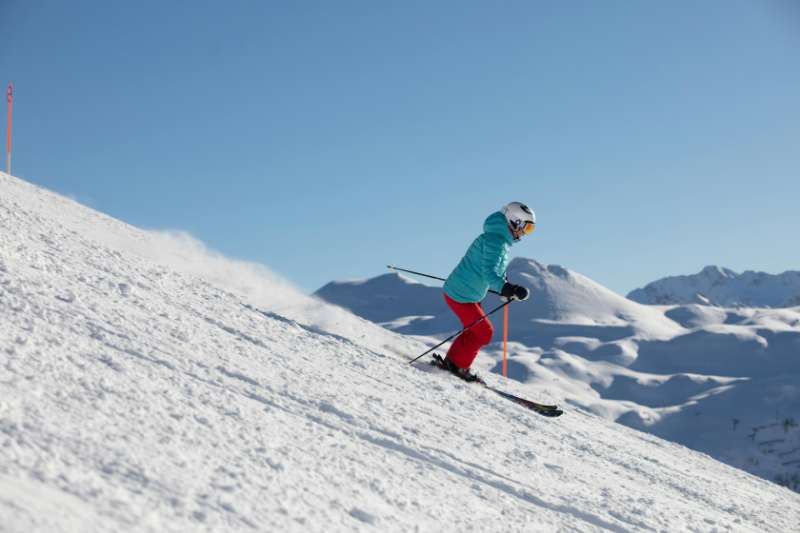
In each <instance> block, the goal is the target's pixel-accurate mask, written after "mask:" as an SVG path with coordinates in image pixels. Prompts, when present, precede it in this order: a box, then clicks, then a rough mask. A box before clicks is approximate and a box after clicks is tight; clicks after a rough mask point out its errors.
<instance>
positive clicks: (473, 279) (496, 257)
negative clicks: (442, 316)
mask: <svg viewBox="0 0 800 533" xmlns="http://www.w3.org/2000/svg"><path fill="white" fill-rule="evenodd" d="M535 227H536V215H535V214H534V213H533V211H531V210H530V209H529V208H528V206H526V205H525V204H523V203H520V202H511V203H510V204H508V205H506V206H505V207H504V208H503V209H502V210H501V211H496V212H494V213H492V214H491V215H489V217H488V218H487V219H486V221H485V222H484V223H483V233H482V234H481V235H479V236H478V237H477V238H476V239H475V240H474V241H473V242H472V245H471V246H470V247H469V249H468V250H467V253H466V254H465V255H464V257H463V258H462V259H461V261H460V262H459V263H458V265H457V266H456V268H455V269H454V270H453V272H452V273H451V274H450V276H448V278H447V281H446V282H445V284H444V299H445V302H447V305H448V306H449V307H450V309H452V311H453V312H454V313H455V314H456V316H458V318H459V320H461V323H462V324H464V327H466V326H468V325H469V324H472V323H473V322H475V321H476V320H478V319H480V318H481V317H482V316H483V309H482V308H481V304H480V302H481V300H483V299H484V298H485V297H486V293H487V292H488V291H489V289H491V290H493V291H497V292H499V293H500V295H501V296H503V297H504V298H509V299H511V298H513V299H517V300H527V299H528V289H526V288H525V287H523V286H522V285H514V284H513V283H509V282H508V280H507V279H506V267H507V266H508V251H509V249H510V248H511V245H512V244H513V243H514V242H517V241H519V240H520V239H521V238H522V237H523V236H524V235H529V234H530V233H531V232H533V230H534V228H535ZM492 333H493V328H492V323H491V322H489V320H488V319H485V320H481V321H480V322H478V323H477V324H475V325H474V326H472V327H471V328H470V329H468V330H466V331H465V332H464V333H462V334H461V335H459V336H458V338H457V339H456V340H455V341H454V342H453V344H452V345H451V346H450V349H449V350H448V352H447V356H446V357H445V358H444V360H443V363H442V366H443V367H444V368H445V369H447V370H449V371H450V372H452V373H453V374H455V375H457V376H458V377H460V378H461V379H463V380H465V381H479V380H480V378H479V377H478V375H477V374H475V373H473V372H470V369H469V367H470V366H471V365H472V362H473V361H474V360H475V357H477V355H478V351H479V350H480V349H481V347H483V346H485V345H487V344H489V341H491V340H492ZM435 357H438V356H435Z"/></svg>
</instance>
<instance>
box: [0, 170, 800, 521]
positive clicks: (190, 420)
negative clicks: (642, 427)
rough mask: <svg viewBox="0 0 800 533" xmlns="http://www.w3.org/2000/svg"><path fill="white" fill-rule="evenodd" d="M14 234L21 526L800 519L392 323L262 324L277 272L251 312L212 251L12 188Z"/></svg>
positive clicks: (13, 447)
mask: <svg viewBox="0 0 800 533" xmlns="http://www.w3.org/2000/svg"><path fill="white" fill-rule="evenodd" d="M0 231H2V234H3V238H2V239H0V324H1V325H2V327H0V465H2V467H0V530H2V531H4V532H5V531H8V532H12V533H17V532H26V533H27V532H59V531H110V532H113V531H147V532H150V531H153V532H169V531H176V532H177V531H253V530H256V531H304V532H305V531H367V530H370V529H374V530H380V531H409V530H424V531H432V530H437V531H439V530H441V531H465V530H469V529H479V530H485V531H491V530H495V531H530V530H532V529H536V530H547V531H554V530H570V531H598V530H614V531H623V530H652V529H659V530H672V531H678V530H698V531H712V530H736V531H768V532H785V531H790V530H792V528H793V527H794V526H795V525H796V524H797V523H798V521H800V495H797V494H794V493H792V492H790V491H787V490H786V489H784V488H781V487H779V486H777V485H775V484H772V483H767V482H765V481H763V480H762V479H759V478H757V477H754V476H751V475H749V474H747V473H745V472H742V471H740V470H735V469H732V468H730V467H728V466H726V465H723V464H721V463H719V462H717V461H715V460H713V459H711V458H710V457H708V456H706V455H704V454H699V453H696V452H693V451H691V450H689V449H687V448H684V447H682V446H678V445H675V444H671V443H669V442H666V441H663V440H661V439H659V438H657V437H652V436H649V435H646V434H643V433H641V432H639V431H635V430H631V429H629V428H626V427H624V426H622V425H620V424H614V423H611V422H609V421H607V420H605V419H603V418H601V417H597V416H595V415H593V414H591V413H588V412H585V411H583V410H582V409H580V408H579V407H577V405H575V404H573V402H572V401H571V399H569V398H566V397H552V396H549V397H545V396H543V395H542V393H541V391H539V392H537V391H534V390H530V389H528V388H527V387H526V386H525V385H524V384H515V383H513V382H508V383H503V384H502V386H504V387H506V388H508V389H509V390H510V391H512V392H516V393H518V394H525V395H528V396H531V397H534V398H537V399H541V400H548V401H558V402H559V403H562V404H565V405H566V407H567V413H566V414H565V415H564V416H562V417H561V418H559V419H555V420H552V419H545V418H542V417H539V416H537V415H535V414H533V413H530V412H529V411H526V410H524V409H523V408H521V407H519V406H516V405H514V404H512V403H510V402H507V401H505V400H504V399H502V398H500V397H499V396H496V395H493V394H490V393H489V392H488V391H485V390H483V389H478V388H475V387H473V386H470V385H467V384H465V383H463V382H461V381H458V380H456V379H454V378H452V377H450V376H448V375H445V374H443V373H441V372H439V371H436V370H434V369H432V368H430V367H428V366H427V365H420V366H417V367H410V366H409V365H407V364H406V362H405V361H406V360H405V359H404V358H403V357H401V356H399V355H396V354H397V353H401V352H403V351H405V350H407V349H409V348H411V347H414V346H416V345H415V341H413V340H411V339H407V338H405V337H400V336H398V335H396V334H394V333H391V332H388V331H386V332H384V333H383V337H381V339H382V340H381V341H380V342H382V343H386V344H387V346H386V349H378V348H376V347H374V346H373V347H370V346H371V345H372V344H374V343H375V342H376V341H375V340H374V339H371V338H370V336H371V335H372V332H373V331H374V330H375V329H377V328H376V327H375V326H374V325H372V324H368V323H366V322H364V321H361V320H358V319H355V318H347V315H345V314H342V313H343V311H341V310H337V311H336V312H335V314H334V315H333V317H334V318H333V319H332V320H331V324H333V325H337V327H340V328H344V330H345V332H346V333H348V335H349V337H345V336H344V335H342V334H340V333H332V332H329V331H325V330H324V329H322V328H321V327H320V326H319V325H314V324H311V325H309V324H304V323H301V322H299V321H297V320H293V319H291V318H288V317H287V316H285V315H283V314H281V313H279V312H276V311H267V310H265V309H262V308H261V307H268V305H266V304H269V301H268V300H269V298H270V297H269V296H267V295H270V294H271V295H272V298H274V299H275V302H276V304H275V305H276V306H280V305H285V304H286V302H287V301H288V302H291V301H293V296H294V290H293V289H291V287H288V286H287V285H285V284H284V283H282V282H280V281H279V280H274V279H273V280H272V281H270V280H269V276H264V275H263V274H264V272H261V273H258V275H259V276H262V278H261V279H262V282H263V286H262V287H261V291H262V292H260V293H258V294H257V295H256V297H257V298H258V299H259V303H258V305H256V303H255V302H252V301H248V300H247V297H246V295H243V294H240V293H238V292H237V291H238V290H239V289H238V288H241V287H243V286H249V285H247V284H245V285H242V283H244V281H243V280H230V279H227V280H226V283H230V284H231V285H230V286H228V287H225V286H222V284H218V283H217V282H212V281H209V279H211V278H216V277H217V276H219V273H220V272H223V271H229V272H239V273H244V272H250V273H251V274H253V272H255V271H253V270H252V269H250V268H249V267H247V265H242V264H240V263H239V262H231V263H229V264H228V263H226V262H225V261H224V260H223V258H221V257H220V256H214V257H211V258H210V259H211V260H210V261H209V262H208V264H207V265H206V266H207V267H208V268H209V269H210V270H209V271H208V272H202V270H203V268H204V267H203V266H202V265H200V264H198V263H196V262H192V264H191V265H186V264H184V263H182V262H181V261H179V260H175V257H176V256H179V255H180V253H179V252H181V251H184V249H183V248H181V245H180V244H176V243H175V242H173V241H165V240H164V239H163V238H162V237H163V236H161V235H158V234H155V233H152V232H145V231H141V230H138V229H137V228H133V227H130V226H127V225H125V224H122V223H120V222H118V221H115V220H113V219H111V218H109V217H105V216H103V215H100V214H99V213H97V212H95V211H92V210H90V209H88V208H85V207H83V206H81V205H79V204H77V203H75V202H73V201H71V200H67V199H65V198H62V197H60V196H57V195H55V194H52V193H49V192H47V191H45V190H42V189H40V188H37V187H34V186H31V185H29V184H27V183H24V182H22V181H20V180H17V179H16V178H12V177H10V176H7V175H4V174H0ZM166 242H169V243H170V246H176V247H177V248H175V249H174V250H165V248H164V247H165V246H166V244H165V243H166ZM131 247H132V248H131ZM156 249H159V250H158V252H156V251H155V250H156ZM142 250H150V251H149V252H146V253H147V254H150V255H155V254H158V255H161V256H162V257H166V258H167V259H166V260H155V259H152V258H148V257H145V256H143V255H142V253H141V251H142ZM207 259H208V258H207ZM174 261H177V263H176V264H177V265H178V266H176V265H175V264H173V262H174ZM183 267H186V268H188V269H189V270H191V272H189V271H187V270H184V268H183ZM223 279H224V278H223ZM253 279H255V278H253ZM316 308H317V315H316V317H319V316H320V313H323V314H324V312H326V310H328V309H329V307H328V306H327V305H325V304H323V303H321V302H319V301H317V302H316ZM289 309H292V310H293V311H294V312H297V309H296V308H291V307H290V308H289ZM359 325H361V326H363V329H362V330H361V331H360V332H359V331H358V327H359ZM376 334H377V332H376ZM362 340H363V341H364V342H363V343H362ZM419 347H421V346H417V348H419ZM389 348H391V349H389ZM491 380H492V381H493V382H496V381H497V380H496V379H491Z"/></svg>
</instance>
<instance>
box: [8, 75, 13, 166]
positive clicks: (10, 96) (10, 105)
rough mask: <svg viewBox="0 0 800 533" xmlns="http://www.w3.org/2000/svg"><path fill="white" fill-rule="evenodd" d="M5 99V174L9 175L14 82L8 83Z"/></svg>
mask: <svg viewBox="0 0 800 533" xmlns="http://www.w3.org/2000/svg"><path fill="white" fill-rule="evenodd" d="M6 101H7V102H8V131H7V135H6V174H8V175H11V111H12V109H13V108H14V84H13V83H9V84H8V90H6Z"/></svg>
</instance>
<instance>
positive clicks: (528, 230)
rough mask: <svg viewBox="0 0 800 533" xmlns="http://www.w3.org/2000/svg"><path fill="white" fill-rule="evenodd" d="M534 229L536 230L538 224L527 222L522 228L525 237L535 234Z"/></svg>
mask: <svg viewBox="0 0 800 533" xmlns="http://www.w3.org/2000/svg"><path fill="white" fill-rule="evenodd" d="M534 229H536V224H534V223H533V222H530V221H528V222H525V224H524V225H523V226H522V233H524V234H525V235H530V234H531V233H533V230H534Z"/></svg>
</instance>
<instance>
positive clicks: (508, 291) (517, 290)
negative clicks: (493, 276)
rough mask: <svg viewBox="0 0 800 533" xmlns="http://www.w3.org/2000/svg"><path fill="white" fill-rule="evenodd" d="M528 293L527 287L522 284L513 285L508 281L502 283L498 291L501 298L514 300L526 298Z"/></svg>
mask: <svg viewBox="0 0 800 533" xmlns="http://www.w3.org/2000/svg"><path fill="white" fill-rule="evenodd" d="M529 295H530V294H529V293H528V289H526V288H525V287H523V286H522V285H514V284H513V283H508V282H506V284H505V285H503V290H501V291H500V296H502V297H503V298H509V299H510V298H514V299H515V300H527V299H528V296H529Z"/></svg>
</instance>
